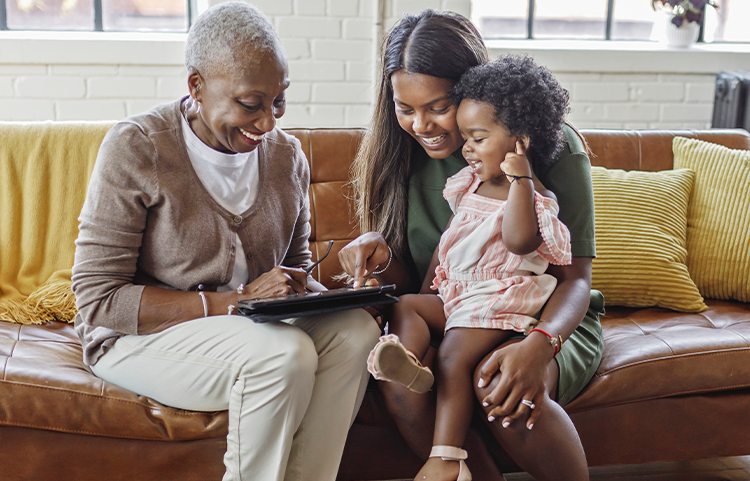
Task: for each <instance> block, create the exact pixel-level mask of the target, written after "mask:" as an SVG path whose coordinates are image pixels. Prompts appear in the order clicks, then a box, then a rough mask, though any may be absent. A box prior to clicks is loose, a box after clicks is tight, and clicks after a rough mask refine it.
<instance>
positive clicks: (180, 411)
mask: <svg viewBox="0 0 750 481" xmlns="http://www.w3.org/2000/svg"><path fill="white" fill-rule="evenodd" d="M4 382H7V383H8V384H14V385H17V386H23V387H27V388H32V389H41V390H45V391H54V392H60V393H66V394H75V395H77V396H83V397H93V398H97V399H102V400H105V401H114V402H119V403H125V404H134V405H136V406H140V407H143V408H147V409H150V410H167V411H171V412H174V413H175V414H177V415H180V416H203V415H205V412H194V411H187V410H184V409H177V408H173V407H169V406H164V405H162V404H160V405H159V406H153V407H150V406H148V405H147V404H144V403H141V402H138V401H129V400H127V399H117V398H113V397H104V396H97V395H96V394H88V393H84V392H80V391H73V390H68V389H64V388H58V387H47V386H36V385H34V384H27V383H22V382H18V381H8V380H4ZM149 399H151V398H149ZM207 412H222V411H207Z"/></svg>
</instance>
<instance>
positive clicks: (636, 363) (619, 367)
mask: <svg viewBox="0 0 750 481" xmlns="http://www.w3.org/2000/svg"><path fill="white" fill-rule="evenodd" d="M657 339H660V338H657ZM747 350H750V348H748V347H735V348H732V349H724V350H721V351H711V352H694V353H689V354H674V353H673V354H672V356H669V357H663V358H660V359H644V360H642V361H636V362H632V363H629V364H625V365H623V366H618V367H616V368H614V369H611V370H609V371H605V372H603V373H601V374H600V377H603V376H606V375H608V374H611V373H614V372H617V371H621V370H623V369H627V368H630V367H634V366H638V365H640V364H646V363H657V362H666V361H671V360H673V359H675V358H686V357H698V356H718V355H721V354H726V353H727V352H732V351H747Z"/></svg>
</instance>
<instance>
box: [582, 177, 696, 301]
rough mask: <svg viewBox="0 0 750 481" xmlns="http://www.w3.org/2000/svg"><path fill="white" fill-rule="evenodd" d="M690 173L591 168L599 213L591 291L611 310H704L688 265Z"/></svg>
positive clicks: (595, 202)
mask: <svg viewBox="0 0 750 481" xmlns="http://www.w3.org/2000/svg"><path fill="white" fill-rule="evenodd" d="M694 178H695V173H694V172H693V171H692V170H687V169H681V170H665V171H662V172H642V171H630V172H625V171H624V170H619V169H611V170H610V169H605V168H603V167H596V166H594V167H591V181H592V183H593V187H594V204H595V210H596V251H597V252H596V253H597V257H596V259H594V261H593V265H592V273H591V277H592V286H593V288H594V289H598V290H600V291H601V292H602V294H604V298H605V299H606V300H607V305H608V306H610V305H616V306H629V307H651V306H657V307H664V308H667V309H673V310H675V311H681V312H701V311H705V310H706V305H705V304H704V303H703V298H702V297H701V295H700V293H699V292H698V288H697V287H695V283H693V280H692V279H691V278H690V274H689V273H688V268H687V266H686V265H685V260H686V258H687V248H686V241H685V235H686V230H687V211H688V200H689V199H690V192H691V191H692V190H693V179H694Z"/></svg>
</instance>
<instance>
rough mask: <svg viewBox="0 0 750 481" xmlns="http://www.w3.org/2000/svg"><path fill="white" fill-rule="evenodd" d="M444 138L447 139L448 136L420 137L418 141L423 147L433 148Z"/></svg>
mask: <svg viewBox="0 0 750 481" xmlns="http://www.w3.org/2000/svg"><path fill="white" fill-rule="evenodd" d="M446 137H448V134H443V135H438V136H437V137H420V139H421V140H422V143H424V144H425V145H427V146H430V147H433V146H435V145H438V144H439V143H440V142H442V141H443V140H445V138H446Z"/></svg>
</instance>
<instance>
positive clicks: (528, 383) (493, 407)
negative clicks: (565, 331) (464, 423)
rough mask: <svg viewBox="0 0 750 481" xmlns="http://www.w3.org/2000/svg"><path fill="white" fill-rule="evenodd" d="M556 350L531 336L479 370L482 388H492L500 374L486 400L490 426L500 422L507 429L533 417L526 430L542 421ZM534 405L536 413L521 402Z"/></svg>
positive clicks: (502, 350) (497, 354) (543, 339)
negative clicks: (543, 406) (516, 421)
mask: <svg viewBox="0 0 750 481" xmlns="http://www.w3.org/2000/svg"><path fill="white" fill-rule="evenodd" d="M553 355H554V349H553V348H552V346H550V344H549V342H548V341H547V339H546V337H544V336H542V335H539V333H531V334H530V335H529V336H527V337H526V338H525V339H523V340H522V341H520V342H514V343H508V344H506V345H504V346H502V347H500V348H499V349H496V350H495V351H494V352H493V353H492V354H490V356H489V358H487V360H486V361H485V362H484V363H482V365H481V368H480V369H479V381H478V386H479V387H480V388H481V387H484V386H488V387H489V384H490V382H491V380H492V378H493V377H495V376H496V374H498V373H499V376H498V380H497V382H496V383H495V384H494V386H493V387H492V388H491V391H490V393H489V394H487V395H486V396H485V397H484V399H483V400H482V405H483V406H484V408H485V411H486V412H487V419H488V420H490V422H492V421H494V420H500V418H502V420H500V421H501V422H502V425H503V427H507V426H508V425H510V423H512V422H513V421H514V420H516V419H518V418H520V417H521V416H524V415H529V418H528V420H527V421H526V427H527V428H529V429H531V427H532V426H533V425H534V423H535V422H536V419H537V418H538V417H539V412H540V409H539V407H540V406H542V405H543V403H542V401H543V400H544V397H545V395H546V394H545V391H546V390H547V386H546V385H545V380H546V378H547V372H548V369H549V364H550V361H551V360H552V356H553ZM523 399H525V400H528V401H531V402H532V403H533V404H534V409H530V407H529V406H527V405H525V404H522V403H521V400H523Z"/></svg>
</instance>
